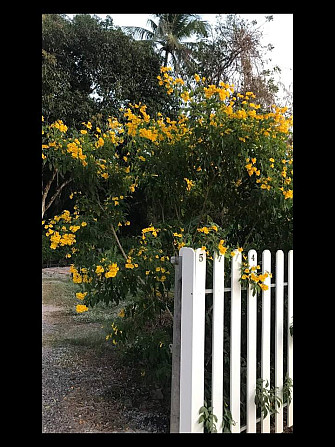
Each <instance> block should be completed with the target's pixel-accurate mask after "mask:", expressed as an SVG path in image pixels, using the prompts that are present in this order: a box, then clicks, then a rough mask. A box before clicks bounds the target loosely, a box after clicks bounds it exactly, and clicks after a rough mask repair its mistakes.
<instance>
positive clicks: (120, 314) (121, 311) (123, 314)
mask: <svg viewBox="0 0 335 447" xmlns="http://www.w3.org/2000/svg"><path fill="white" fill-rule="evenodd" d="M118 315H119V317H121V318H124V316H125V313H124V309H121V310H120V312H119V314H118Z"/></svg>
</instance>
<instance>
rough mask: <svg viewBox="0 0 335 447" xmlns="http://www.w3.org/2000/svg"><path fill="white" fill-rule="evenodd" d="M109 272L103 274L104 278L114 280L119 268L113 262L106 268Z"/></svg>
mask: <svg viewBox="0 0 335 447" xmlns="http://www.w3.org/2000/svg"><path fill="white" fill-rule="evenodd" d="M108 268H109V271H108V272H106V273H105V277H106V278H114V277H115V276H116V274H117V272H118V271H119V267H118V266H117V263H116V262H114V263H113V264H110V265H109V266H108Z"/></svg>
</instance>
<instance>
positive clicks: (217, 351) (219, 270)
mask: <svg viewBox="0 0 335 447" xmlns="http://www.w3.org/2000/svg"><path fill="white" fill-rule="evenodd" d="M212 325H213V326H212V327H213V329H212V407H213V414H215V415H216V416H217V418H218V422H217V431H218V433H220V432H222V423H221V422H222V418H223V342H224V340H223V334H224V333H223V328H224V256H221V255H217V254H216V253H215V254H214V256H213V323H212Z"/></svg>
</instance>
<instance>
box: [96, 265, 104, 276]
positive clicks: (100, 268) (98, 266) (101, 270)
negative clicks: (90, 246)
mask: <svg viewBox="0 0 335 447" xmlns="http://www.w3.org/2000/svg"><path fill="white" fill-rule="evenodd" d="M104 271H105V269H104V268H103V266H102V265H97V267H96V269H95V273H97V274H100V273H103V272H104Z"/></svg>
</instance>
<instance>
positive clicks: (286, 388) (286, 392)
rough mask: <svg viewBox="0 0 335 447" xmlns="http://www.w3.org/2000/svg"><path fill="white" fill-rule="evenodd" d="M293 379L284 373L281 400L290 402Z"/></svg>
mask: <svg viewBox="0 0 335 447" xmlns="http://www.w3.org/2000/svg"><path fill="white" fill-rule="evenodd" d="M292 389H293V380H292V379H291V378H290V377H289V376H287V375H286V377H285V380H284V384H283V401H284V402H287V403H288V404H290V403H291V402H292Z"/></svg>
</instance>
